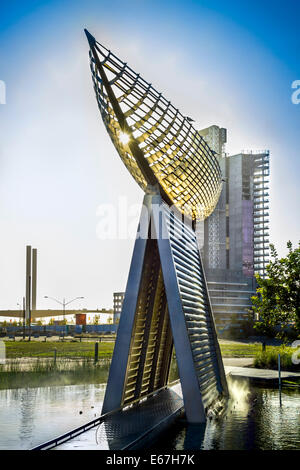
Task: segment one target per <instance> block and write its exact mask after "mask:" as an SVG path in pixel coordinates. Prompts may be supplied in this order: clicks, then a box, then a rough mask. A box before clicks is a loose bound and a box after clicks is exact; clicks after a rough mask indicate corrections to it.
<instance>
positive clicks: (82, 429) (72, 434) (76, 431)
mask: <svg viewBox="0 0 300 470" xmlns="http://www.w3.org/2000/svg"><path fill="white" fill-rule="evenodd" d="M175 383H178V380H176V381H174V382H171V383H170V384H169V385H165V386H163V387H161V388H159V389H158V390H154V391H153V392H151V393H149V394H148V395H145V396H142V397H139V398H137V399H136V400H134V401H132V402H131V403H128V404H127V405H126V407H120V408H118V409H116V410H113V411H109V412H108V413H105V414H104V415H102V416H99V418H96V419H93V420H92V421H90V422H89V423H86V424H83V425H81V426H79V427H78V428H75V429H72V430H71V431H68V432H67V433H65V434H62V435H61V436H58V437H55V438H53V439H51V440H50V441H46V442H44V443H43V444H39V445H38V446H35V447H33V448H32V449H30V450H50V449H53V448H54V447H57V446H58V445H60V444H63V443H64V442H66V441H69V440H70V439H73V437H76V436H78V435H79V434H82V433H83V432H86V431H88V430H89V429H92V428H94V427H96V426H98V425H99V424H101V423H102V422H103V421H104V419H105V418H107V417H108V416H111V415H113V414H114V413H117V412H118V411H121V410H124V409H126V408H128V407H129V406H131V405H133V404H136V403H137V402H140V401H142V400H143V401H144V400H145V399H148V398H149V397H150V396H152V395H155V394H157V393H159V392H161V391H162V390H165V389H166V388H168V386H170V385H174V384H175Z"/></svg>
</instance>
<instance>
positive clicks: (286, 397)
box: [154, 384, 300, 450]
mask: <svg viewBox="0 0 300 470" xmlns="http://www.w3.org/2000/svg"><path fill="white" fill-rule="evenodd" d="M236 392H238V393H236V394H235V395H234V396H233V397H232V399H231V400H230V402H229V404H228V407H227V409H226V412H225V414H224V415H223V416H222V417H221V418H219V419H211V420H208V422H207V424H206V425H194V424H193V425H190V424H186V423H183V422H182V423H181V424H180V423H179V424H177V425H176V426H174V428H173V432H172V435H171V436H170V433H168V436H170V437H169V438H166V439H165V440H164V441H163V443H162V444H156V448H161V449H162V448H164V449H176V450H196V449H199V450H201V449H202V450H253V449H260V450H292V449H298V450H299V449H300V393H299V391H295V390H292V389H291V390H289V389H284V390H283V394H282V406H281V407H280V406H279V393H278V390H273V389H261V388H252V389H249V388H248V387H246V386H245V384H242V389H241V390H236ZM154 447H155V446H154Z"/></svg>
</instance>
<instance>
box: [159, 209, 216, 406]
mask: <svg viewBox="0 0 300 470" xmlns="http://www.w3.org/2000/svg"><path fill="white" fill-rule="evenodd" d="M163 207H164V213H165V220H166V224H167V228H168V233H169V237H170V244H171V251H172V256H173V262H174V266H175V271H176V276H177V282H178V286H179V291H180V296H181V301H182V307H183V312H184V316H185V326H186V329H187V332H188V336H189V341H190V347H191V349H192V356H193V362H194V367H195V371H196V375H197V378H198V383H199V388H200V391H201V395H202V399H203V402H204V405H205V406H206V407H207V406H209V405H210V404H211V402H212V401H213V400H215V399H216V398H217V397H218V395H219V394H220V393H222V391H223V385H222V381H221V373H222V371H220V364H219V363H218V356H217V350H216V348H217V347H218V343H217V340H216V335H215V327H214V324H213V316H212V312H211V306H210V302H209V298H208V295H207V287H206V283H205V279H204V272H203V268H202V263H201V259H200V254H199V249H198V244H197V239H196V235H195V232H194V231H193V230H192V229H191V228H189V227H188V226H187V225H186V224H184V223H182V222H181V221H180V220H179V219H178V218H177V217H176V216H175V215H174V213H172V212H171V211H170V209H169V208H168V207H167V206H166V205H165V204H164V205H163ZM224 377H225V376H224Z"/></svg>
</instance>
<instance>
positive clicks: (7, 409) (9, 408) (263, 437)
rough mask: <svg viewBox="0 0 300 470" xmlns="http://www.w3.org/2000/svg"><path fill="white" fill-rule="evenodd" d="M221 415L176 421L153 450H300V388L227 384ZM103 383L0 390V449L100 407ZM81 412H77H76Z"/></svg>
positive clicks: (53, 431) (85, 417) (28, 441)
mask: <svg viewBox="0 0 300 470" xmlns="http://www.w3.org/2000/svg"><path fill="white" fill-rule="evenodd" d="M231 390H232V395H233V399H232V400H231V401H230V403H229V405H228V409H227V411H226V414H225V415H224V416H223V417H222V418H219V419H214V418H213V419H211V420H209V421H208V423H207V425H206V426H205V427H203V426H196V425H192V426H191V425H185V424H182V423H181V424H180V423H179V424H177V425H176V426H173V428H172V429H171V430H168V432H167V433H166V434H165V435H164V436H162V437H161V438H160V440H159V443H158V444H155V446H154V447H153V448H155V449H170V450H172V449H178V450H182V449H186V450H190V449H300V393H299V391H295V390H289V389H284V393H283V394H282V406H281V407H280V406H279V396H278V391H277V390H272V389H262V388H255V389H252V390H251V392H250V391H249V389H248V386H247V385H246V384H243V383H238V384H237V383H233V384H231ZM104 391H105V384H102V385H95V384H93V385H67V386H52V387H40V388H23V389H22V388H21V389H15V390H1V391H0V423H1V425H0V449H29V448H31V447H33V446H35V445H37V444H40V443H42V442H45V441H46V440H49V439H51V438H53V437H55V436H58V435H60V434H63V433H64V432H66V431H68V430H70V429H73V428H75V427H77V426H80V425H81V424H84V423H86V422H88V421H90V420H92V419H94V418H95V416H97V417H98V416H99V415H100V412H101V407H102V402H103V397H104ZM80 412H82V413H80Z"/></svg>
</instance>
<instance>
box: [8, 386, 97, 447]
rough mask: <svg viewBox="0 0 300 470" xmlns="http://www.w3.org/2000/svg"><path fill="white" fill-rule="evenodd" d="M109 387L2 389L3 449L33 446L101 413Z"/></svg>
mask: <svg viewBox="0 0 300 470" xmlns="http://www.w3.org/2000/svg"><path fill="white" fill-rule="evenodd" d="M105 387H106V384H100V385H94V384H92V385H65V386H56V387H40V388H19V389H11V390H0V449H30V448H32V447H34V446H36V445H37V444H41V443H43V442H45V441H47V440H50V439H52V438H54V437H56V436H59V435H60V434H64V433H65V432H67V431H70V430H71V429H74V428H76V427H78V426H81V425H82V424H85V423H87V422H88V421H91V420H92V419H94V418H95V417H98V416H100V413H101V408H102V402H103V397H104V392H105ZM80 412H81V413H80Z"/></svg>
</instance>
